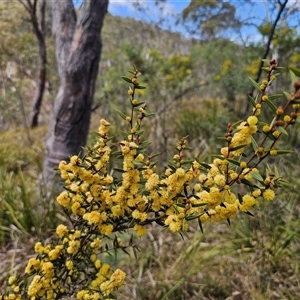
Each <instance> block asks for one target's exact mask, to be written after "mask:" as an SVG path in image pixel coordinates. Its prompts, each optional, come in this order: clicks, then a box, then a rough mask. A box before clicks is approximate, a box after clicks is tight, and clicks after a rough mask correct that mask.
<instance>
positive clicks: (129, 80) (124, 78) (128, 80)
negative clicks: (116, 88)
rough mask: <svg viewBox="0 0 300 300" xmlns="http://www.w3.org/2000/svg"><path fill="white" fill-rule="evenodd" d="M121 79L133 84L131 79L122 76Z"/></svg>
mask: <svg viewBox="0 0 300 300" xmlns="http://www.w3.org/2000/svg"><path fill="white" fill-rule="evenodd" d="M121 78H122V79H123V80H125V81H127V82H129V83H132V81H131V79H130V78H128V77H126V76H121Z"/></svg>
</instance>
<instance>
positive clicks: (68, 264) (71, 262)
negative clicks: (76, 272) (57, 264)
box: [66, 260, 74, 270]
mask: <svg viewBox="0 0 300 300" xmlns="http://www.w3.org/2000/svg"><path fill="white" fill-rule="evenodd" d="M66 267H67V269H68V270H72V269H73V267H74V263H73V261H72V260H67V261H66Z"/></svg>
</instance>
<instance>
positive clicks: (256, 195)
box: [252, 189, 261, 198]
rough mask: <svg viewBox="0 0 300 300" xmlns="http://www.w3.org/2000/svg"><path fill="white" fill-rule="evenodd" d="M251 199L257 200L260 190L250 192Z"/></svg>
mask: <svg viewBox="0 0 300 300" xmlns="http://www.w3.org/2000/svg"><path fill="white" fill-rule="evenodd" d="M252 195H253V197H255V198H257V197H259V196H260V195H261V190H260V189H257V190H255V191H253V192H252Z"/></svg>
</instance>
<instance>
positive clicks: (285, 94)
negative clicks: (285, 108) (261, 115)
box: [283, 91, 291, 100]
mask: <svg viewBox="0 0 300 300" xmlns="http://www.w3.org/2000/svg"><path fill="white" fill-rule="evenodd" d="M283 93H284V96H285V97H286V99H288V100H290V99H291V94H290V93H288V92H285V91H284V92H283Z"/></svg>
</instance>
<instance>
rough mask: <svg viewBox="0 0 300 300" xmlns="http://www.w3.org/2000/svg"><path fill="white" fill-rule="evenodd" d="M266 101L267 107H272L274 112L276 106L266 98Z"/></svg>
mask: <svg viewBox="0 0 300 300" xmlns="http://www.w3.org/2000/svg"><path fill="white" fill-rule="evenodd" d="M266 103H267V104H268V105H269V107H270V108H271V109H272V111H273V112H274V113H276V110H277V108H276V106H275V105H274V104H273V102H272V101H270V100H269V99H268V100H267V101H266Z"/></svg>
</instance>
